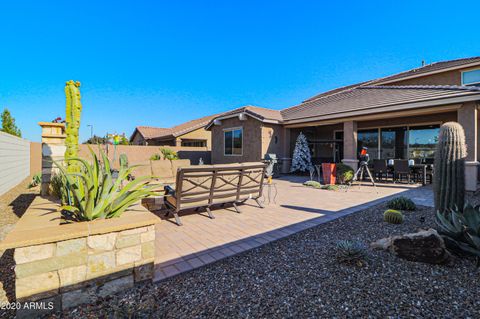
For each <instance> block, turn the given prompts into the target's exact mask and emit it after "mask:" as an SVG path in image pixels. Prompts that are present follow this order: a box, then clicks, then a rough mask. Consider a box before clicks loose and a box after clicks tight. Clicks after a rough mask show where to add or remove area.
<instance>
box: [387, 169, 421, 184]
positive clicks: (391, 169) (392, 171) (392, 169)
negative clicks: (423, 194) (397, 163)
mask: <svg viewBox="0 0 480 319" xmlns="http://www.w3.org/2000/svg"><path fill="white" fill-rule="evenodd" d="M387 166H388V168H390V169H391V170H392V172H393V165H390V164H388V165H387ZM428 166H430V164H413V165H409V167H410V169H421V170H422V185H423V186H425V185H427V168H428Z"/></svg>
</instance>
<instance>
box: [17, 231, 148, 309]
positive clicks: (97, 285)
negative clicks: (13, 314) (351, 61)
mask: <svg viewBox="0 0 480 319" xmlns="http://www.w3.org/2000/svg"><path fill="white" fill-rule="evenodd" d="M154 228H155V226H154V225H151V226H145V227H140V228H134V229H128V230H124V231H119V232H111V233H107V234H101V235H93V236H87V237H82V238H76V239H70V240H65V241H59V242H56V243H49V244H43V245H35V246H28V247H22V248H17V249H15V253H14V259H15V263H16V267H15V276H16V295H17V301H20V302H22V301H38V300H44V301H53V302H54V304H55V305H56V307H55V308H57V309H58V308H61V309H67V308H70V307H73V306H77V305H79V304H83V303H92V302H95V300H96V299H97V298H101V297H106V296H107V295H109V294H112V293H116V292H118V291H121V290H124V289H127V288H131V287H133V285H134V284H135V283H137V282H141V281H144V280H151V279H152V278H153V264H154V257H155V229H154Z"/></svg>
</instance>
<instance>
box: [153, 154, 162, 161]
mask: <svg viewBox="0 0 480 319" xmlns="http://www.w3.org/2000/svg"><path fill="white" fill-rule="evenodd" d="M161 159H162V155H160V154H158V153H155V154H153V155H152V156H150V160H151V161H159V160H161Z"/></svg>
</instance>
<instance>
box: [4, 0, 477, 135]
mask: <svg viewBox="0 0 480 319" xmlns="http://www.w3.org/2000/svg"><path fill="white" fill-rule="evenodd" d="M8 2H9V3H7V1H2V2H1V4H0V109H3V108H4V107H7V108H9V109H10V111H11V112H12V114H13V116H14V117H15V118H16V120H17V124H18V126H19V127H20V129H21V130H22V132H23V135H24V137H25V138H28V139H30V140H33V141H39V140H40V129H39V127H38V125H37V122H39V121H51V120H52V119H54V118H56V117H58V116H61V117H62V118H63V117H64V116H65V96H64V91H63V89H64V85H65V81H67V80H70V79H73V80H76V81H80V82H81V83H82V87H81V92H82V96H83V99H82V101H83V107H84V111H83V114H82V123H81V124H82V128H81V139H82V140H85V139H87V138H88V137H89V136H90V129H89V128H88V127H87V125H89V124H91V125H93V126H94V133H95V134H97V135H104V134H105V133H106V132H117V133H123V132H125V133H126V134H127V135H130V134H131V133H132V132H133V130H134V128H135V126H137V125H150V126H159V127H169V126H173V125H176V124H180V123H182V122H184V121H187V120H190V119H194V118H197V117H201V116H204V115H210V114H214V113H217V112H221V111H225V110H229V109H232V108H235V107H239V106H242V105H245V104H253V105H258V106H263V107H270V108H276V109H281V108H284V107H288V106H292V105H295V104H297V103H299V102H301V101H302V100H303V99H306V98H308V97H310V96H312V95H315V94H317V93H320V92H322V91H325V90H328V89H331V88H335V87H338V86H343V85H347V84H352V83H355V82H359V81H363V80H368V79H372V78H376V77H380V76H385V75H388V74H391V73H396V72H400V71H403V70H406V69H410V68H414V67H418V66H420V64H421V61H422V60H425V61H426V62H427V63H430V62H434V61H441V60H448V59H455V58H461V57H468V56H479V55H480V34H479V28H478V21H479V12H480V1H478V0H477V1H440V0H438V1H388V0H383V1H278V0H277V1H261V0H256V1H249V0H238V1H230V0H223V1H140V0H137V1H87V0H83V1H55V2H54V1H8Z"/></svg>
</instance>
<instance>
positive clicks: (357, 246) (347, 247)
mask: <svg viewBox="0 0 480 319" xmlns="http://www.w3.org/2000/svg"><path fill="white" fill-rule="evenodd" d="M335 248H336V249H335V257H336V259H337V261H339V262H341V263H347V264H354V265H357V266H363V264H364V263H365V260H366V258H367V248H366V247H365V245H364V244H362V243H361V242H359V241H354V240H341V241H339V242H338V243H337V245H336V247H335Z"/></svg>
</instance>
